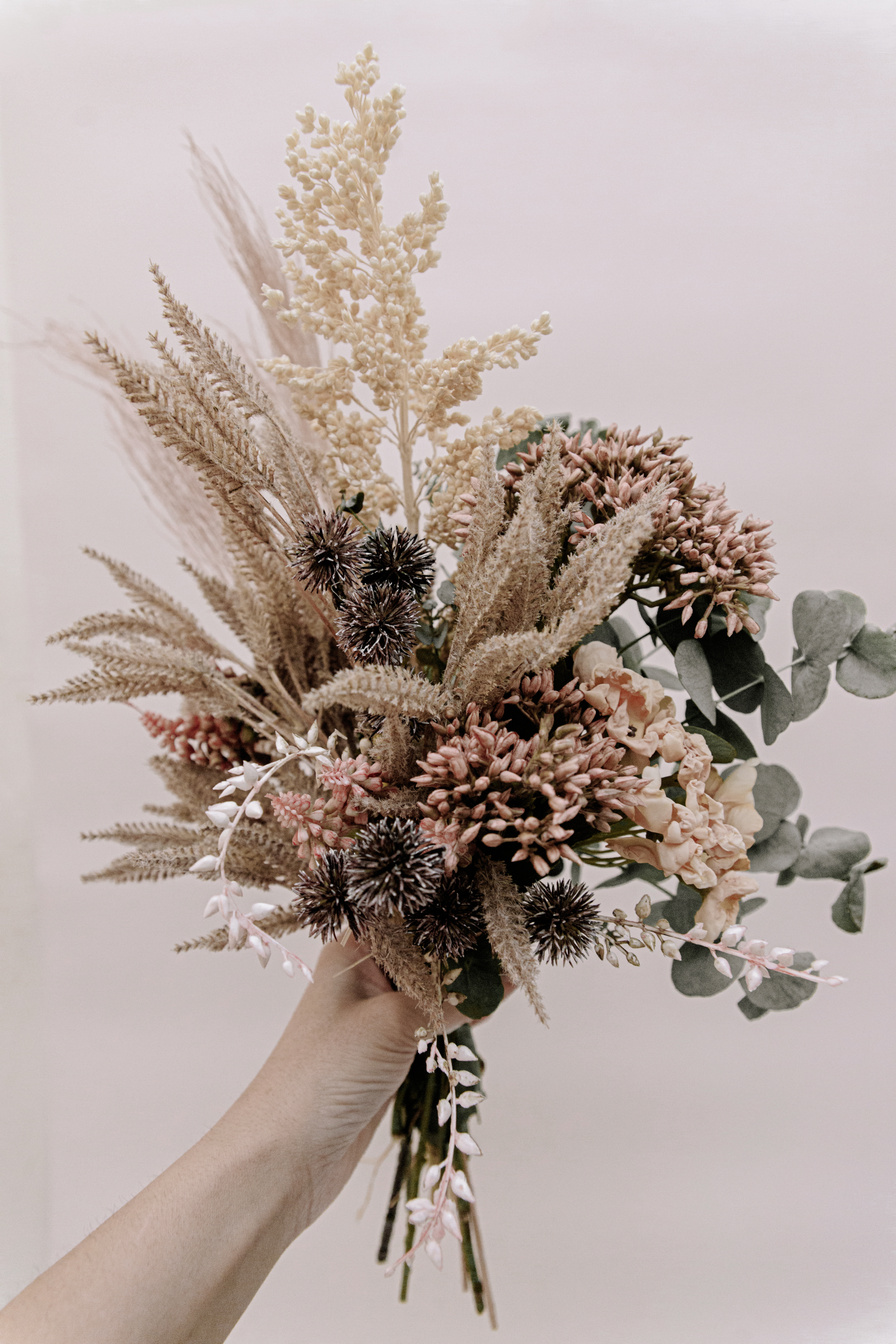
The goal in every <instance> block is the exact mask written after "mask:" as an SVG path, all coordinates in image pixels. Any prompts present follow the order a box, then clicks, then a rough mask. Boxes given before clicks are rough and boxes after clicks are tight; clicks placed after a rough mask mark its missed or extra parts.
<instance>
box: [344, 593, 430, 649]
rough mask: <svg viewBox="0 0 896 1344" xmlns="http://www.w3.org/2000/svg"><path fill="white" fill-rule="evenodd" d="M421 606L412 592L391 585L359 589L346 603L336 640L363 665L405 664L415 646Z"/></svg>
mask: <svg viewBox="0 0 896 1344" xmlns="http://www.w3.org/2000/svg"><path fill="white" fill-rule="evenodd" d="M418 615H419V607H418V604H417V599H416V598H415V597H414V595H413V593H410V592H408V591H407V590H405V589H401V588H390V587H389V586H388V584H382V583H381V584H377V586H376V587H375V588H368V587H366V586H364V587H362V588H357V589H355V591H354V592H353V593H351V594H350V595H349V596H348V597H347V598H346V599H345V602H344V603H343V605H342V607H341V608H340V611H339V619H338V621H337V623H336V638H337V639H338V641H339V643H340V645H341V646H342V648H343V649H345V650H346V652H347V653H350V654H351V655H352V657H353V658H356V659H357V660H358V661H359V662H361V663H383V664H386V665H387V666H395V665H396V664H398V663H403V662H404V660H405V658H406V657H407V656H408V654H409V653H410V651H411V648H412V647H413V644H414V638H415V631H416V628H417V617H418Z"/></svg>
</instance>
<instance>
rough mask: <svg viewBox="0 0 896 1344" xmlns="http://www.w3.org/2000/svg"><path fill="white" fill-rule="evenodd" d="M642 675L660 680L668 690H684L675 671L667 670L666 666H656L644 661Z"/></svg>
mask: <svg viewBox="0 0 896 1344" xmlns="http://www.w3.org/2000/svg"><path fill="white" fill-rule="evenodd" d="M640 670H641V676H642V677H649V678H650V679H651V681H658V682H659V684H660V685H661V686H663V687H665V689H666V690H667V691H683V690H684V687H683V686H682V684H681V682H680V681H679V680H678V678H677V677H676V676H675V674H674V673H673V672H667V671H666V669H665V668H664V667H654V666H653V664H652V663H650V664H648V663H642V665H641V669H640Z"/></svg>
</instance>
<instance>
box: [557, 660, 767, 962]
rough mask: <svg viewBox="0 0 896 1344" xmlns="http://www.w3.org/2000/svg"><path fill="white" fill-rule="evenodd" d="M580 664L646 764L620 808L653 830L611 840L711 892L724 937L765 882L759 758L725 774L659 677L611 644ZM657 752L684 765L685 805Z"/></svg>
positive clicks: (618, 731) (626, 853) (707, 909)
mask: <svg viewBox="0 0 896 1344" xmlns="http://www.w3.org/2000/svg"><path fill="white" fill-rule="evenodd" d="M574 666H575V671H576V673H577V675H578V677H579V679H580V682H581V687H582V693H583V695H584V697H585V699H586V700H587V701H588V702H589V703H591V704H596V705H597V707H598V708H599V709H600V711H601V712H602V713H606V714H608V715H609V717H608V718H607V721H606V731H607V733H608V735H609V736H610V737H612V738H613V740H614V741H616V742H617V743H618V744H619V745H620V746H621V747H622V746H624V747H625V748H626V750H627V752H629V753H630V754H631V755H630V756H629V759H631V758H632V757H634V758H635V759H637V760H638V761H639V762H640V763H641V765H640V775H641V787H640V788H639V789H638V790H637V791H636V792H630V793H628V794H627V795H625V796H624V797H622V798H620V800H619V803H618V808H619V811H620V812H622V813H623V814H624V815H625V816H627V817H628V818H629V819H630V820H631V821H633V822H635V823H636V824H637V825H638V826H642V827H643V828H644V830H645V831H646V832H648V833H649V834H648V835H626V836H618V837H614V838H611V839H608V841H607V843H608V845H609V846H610V848H611V849H613V850H615V852H616V853H617V854H619V855H620V857H622V858H624V859H628V860H630V861H632V862H635V863H649V864H652V865H653V867H654V868H659V869H661V870H662V872H664V873H665V874H666V875H667V876H672V875H673V874H674V875H675V876H677V877H678V878H679V879H680V880H681V881H682V882H684V883H686V884H687V885H688V886H690V887H694V888H695V889H696V890H698V891H701V892H704V893H705V896H704V900H703V904H702V906H701V907H700V910H699V912H698V916H697V918H698V921H699V922H701V923H702V924H703V925H704V927H705V928H706V930H707V933H708V935H709V937H710V938H716V937H717V936H718V935H719V934H720V933H721V932H722V931H723V930H724V929H726V928H727V927H728V926H729V925H731V924H734V923H735V922H736V920H737V909H738V903H739V901H740V899H741V897H742V896H747V895H749V894H750V893H751V892H754V891H756V889H757V884H756V882H755V880H754V879H753V878H752V877H751V876H750V875H749V867H750V861H749V858H748V857H747V850H748V848H749V847H750V845H752V843H753V837H754V836H755V834H756V832H757V831H758V830H759V829H760V827H761V826H762V818H761V817H760V815H759V813H758V812H757V811H756V809H755V807H754V806H753V793H752V790H753V785H754V784H755V782H756V768H755V766H752V765H740V766H738V767H737V768H736V769H735V770H733V771H732V772H731V773H730V774H729V775H727V776H726V778H725V779H721V778H720V776H719V775H718V774H717V773H716V771H715V770H714V769H713V768H712V756H711V754H710V751H709V748H708V747H707V745H706V743H705V742H704V740H703V738H702V737H699V736H698V735H696V734H694V733H688V732H686V731H685V729H684V728H683V726H682V725H681V724H680V723H679V722H678V721H677V720H676V718H675V711H674V705H673V703H672V700H671V699H670V697H669V696H667V695H665V694H664V692H663V688H662V686H660V684H659V682H657V681H652V680H650V679H648V678H647V677H642V676H640V675H639V674H638V673H637V672H632V671H630V670H629V669H628V668H626V667H623V666H622V663H621V662H620V660H619V658H618V656H617V654H616V653H615V652H614V650H613V649H611V648H610V647H609V645H607V644H585V645H583V646H582V647H581V648H580V649H579V651H578V653H577V654H576V657H575V664H574ZM656 755H659V757H660V758H661V759H662V760H663V761H665V762H668V763H676V762H677V763H678V771H677V783H678V786H679V788H680V789H682V790H683V791H684V794H685V800H684V802H683V803H681V802H674V801H673V800H672V798H670V797H669V795H668V794H667V793H666V792H665V789H664V787H663V779H662V776H661V769H660V767H659V766H652V765H651V764H650V761H651V759H652V758H653V757H654V756H656ZM654 836H655V837H658V838H656V839H654V838H652V837H654Z"/></svg>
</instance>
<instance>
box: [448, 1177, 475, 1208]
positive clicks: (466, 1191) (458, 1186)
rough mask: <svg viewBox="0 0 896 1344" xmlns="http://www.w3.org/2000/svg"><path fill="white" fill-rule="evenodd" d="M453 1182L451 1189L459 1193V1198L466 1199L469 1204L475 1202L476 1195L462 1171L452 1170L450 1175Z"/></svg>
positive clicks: (450, 1180)
mask: <svg viewBox="0 0 896 1344" xmlns="http://www.w3.org/2000/svg"><path fill="white" fill-rule="evenodd" d="M448 1180H449V1182H450V1183H451V1189H452V1190H453V1191H454V1193H455V1194H456V1195H457V1197H458V1199H465V1200H466V1201H467V1203H468V1204H473V1203H474V1202H475V1196H474V1195H473V1191H472V1190H471V1189H470V1183H469V1181H468V1180H467V1178H466V1176H465V1175H464V1173H463V1172H462V1171H452V1173H451V1175H450V1176H449V1177H448Z"/></svg>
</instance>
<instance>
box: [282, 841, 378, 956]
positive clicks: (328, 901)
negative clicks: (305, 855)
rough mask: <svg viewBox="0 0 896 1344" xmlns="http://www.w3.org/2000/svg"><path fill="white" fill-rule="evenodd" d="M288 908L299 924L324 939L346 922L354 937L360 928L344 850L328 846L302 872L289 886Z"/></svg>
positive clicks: (334, 935) (332, 936)
mask: <svg viewBox="0 0 896 1344" xmlns="http://www.w3.org/2000/svg"><path fill="white" fill-rule="evenodd" d="M293 891H294V892H295V899H294V900H293V902H292V908H293V910H295V911H296V913H297V914H298V916H299V924H300V926H301V927H302V928H303V929H309V930H310V932H311V933H313V934H314V935H315V936H316V937H318V938H321V939H322V940H323V941H324V942H325V943H326V942H328V941H329V940H330V939H331V938H335V937H336V936H337V934H338V933H339V932H340V930H341V929H342V928H343V927H344V926H345V925H347V926H348V928H349V929H351V931H352V933H353V934H354V935H355V937H356V938H360V937H361V935H362V931H363V921H362V920H361V918H360V916H359V914H358V911H357V909H356V908H355V903H354V901H353V900H352V897H351V895H350V894H349V889H348V884H347V882H346V873H345V850H342V849H328V850H326V851H325V852H324V853H323V854H322V855H321V857H320V858H319V859H318V860H317V862H316V863H315V865H314V867H313V868H309V869H308V870H307V872H304V873H302V875H301V877H300V878H299V880H298V882H297V883H296V884H295V886H294V887H293Z"/></svg>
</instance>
